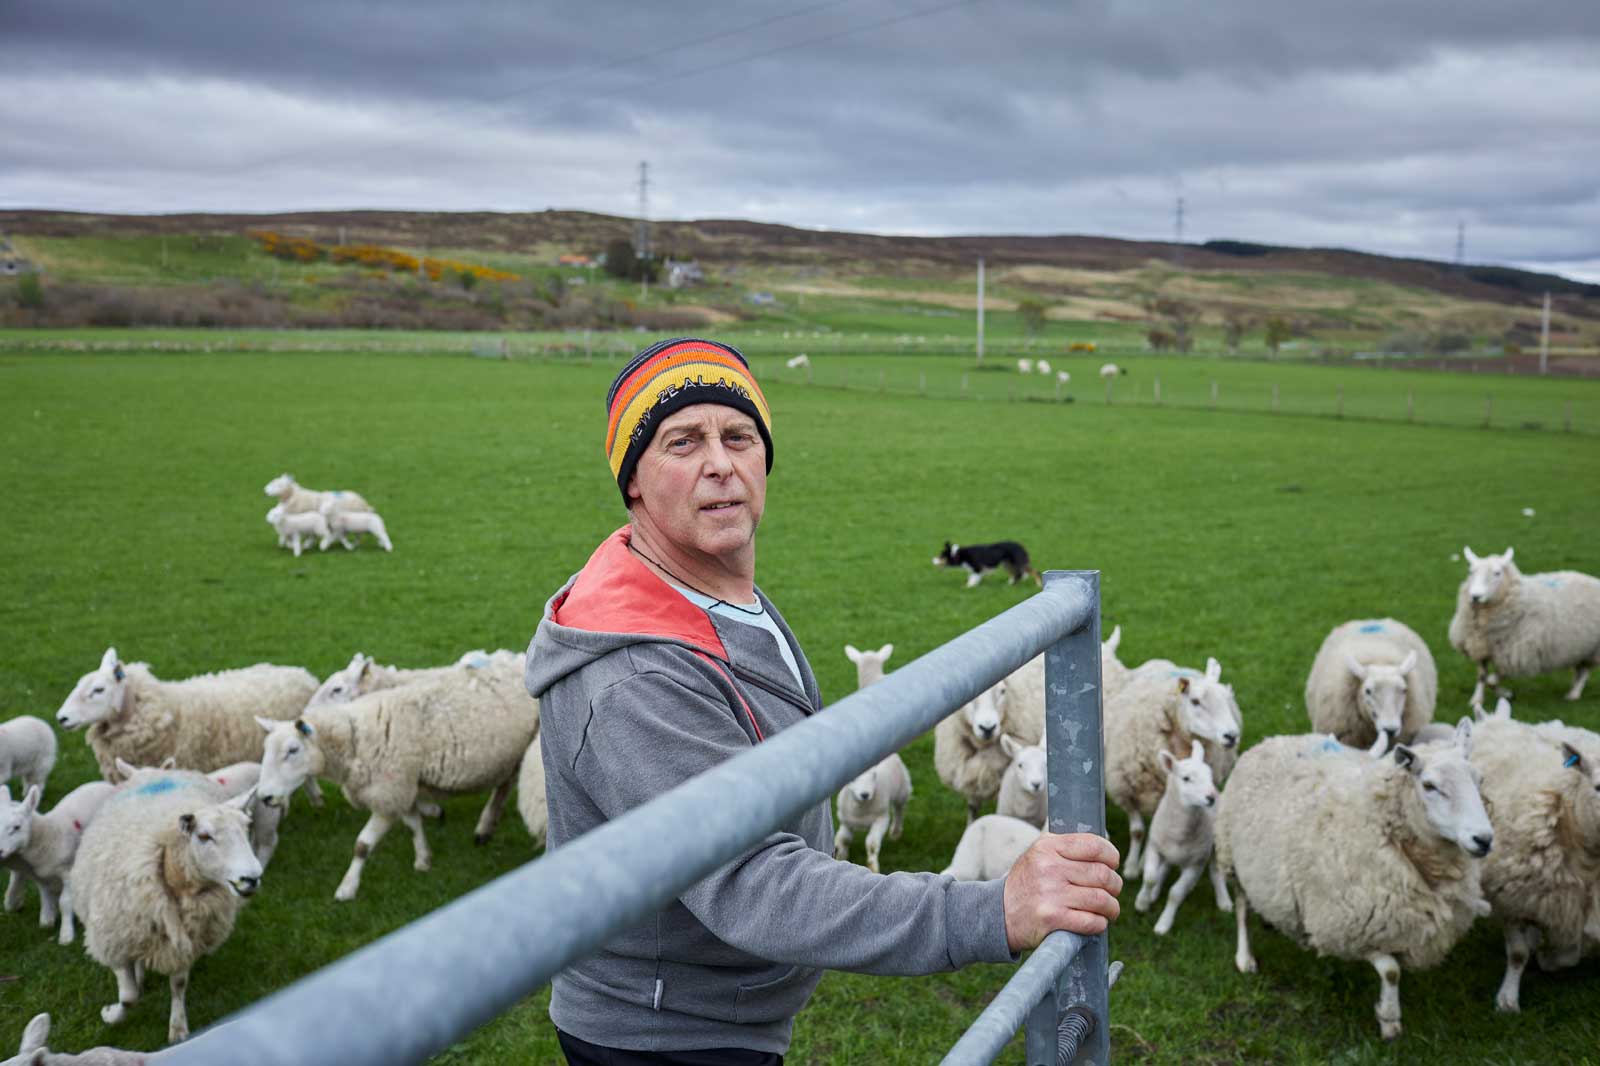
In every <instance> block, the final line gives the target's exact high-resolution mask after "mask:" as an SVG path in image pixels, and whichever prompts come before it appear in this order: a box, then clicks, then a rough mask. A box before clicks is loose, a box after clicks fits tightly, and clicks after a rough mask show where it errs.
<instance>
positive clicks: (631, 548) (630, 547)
mask: <svg viewBox="0 0 1600 1066" xmlns="http://www.w3.org/2000/svg"><path fill="white" fill-rule="evenodd" d="M628 550H629V551H631V552H633V554H635V555H637V556H638V557H639V558H641V559H643V560H644V561H645V562H647V563H649V564H650V565H651V566H654V567H655V568H656V569H657V570H660V571H661V572H662V573H663V574H666V575H667V576H668V577H670V578H671V579H672V580H674V581H676V582H677V583H678V584H680V585H682V586H683V587H684V588H686V589H688V590H689V591H690V592H697V593H699V594H700V595H702V596H704V597H705V598H706V599H708V600H715V601H716V602H715V603H713V604H712V605H711V606H712V607H716V606H717V605H718V604H721V605H722V606H723V607H732V608H733V609H734V610H735V611H738V612H739V613H740V614H748V615H755V616H759V615H763V614H766V613H767V610H766V608H765V607H763V606H761V601H760V600H759V599H758V600H756V605H755V607H754V608H753V609H752V608H749V607H741V606H739V605H738V604H737V603H729V602H728V601H727V600H724V599H721V598H720V597H717V596H713V595H711V593H709V592H706V591H704V590H703V589H697V588H695V587H694V586H693V585H691V584H689V583H688V582H687V581H685V580H684V579H683V578H681V577H679V576H678V575H677V574H674V573H673V572H672V571H671V570H668V569H667V568H666V567H664V566H662V565H661V564H660V563H658V562H656V560H654V559H652V558H650V556H648V555H646V554H645V553H644V552H642V551H640V550H639V549H638V547H637V546H636V545H635V544H634V543H633V541H631V540H630V541H628Z"/></svg>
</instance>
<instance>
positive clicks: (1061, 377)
mask: <svg viewBox="0 0 1600 1066" xmlns="http://www.w3.org/2000/svg"><path fill="white" fill-rule="evenodd" d="M1071 380H1072V371H1070V370H1057V371H1056V383H1057V384H1060V385H1065V384H1066V383H1067V382H1069V381H1071Z"/></svg>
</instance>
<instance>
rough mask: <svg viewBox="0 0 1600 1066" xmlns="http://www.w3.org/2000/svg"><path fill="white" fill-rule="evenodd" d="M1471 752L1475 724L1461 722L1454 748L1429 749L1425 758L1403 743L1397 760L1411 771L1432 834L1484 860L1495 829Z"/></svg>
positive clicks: (1397, 749) (1395, 754) (1396, 750)
mask: <svg viewBox="0 0 1600 1066" xmlns="http://www.w3.org/2000/svg"><path fill="white" fill-rule="evenodd" d="M1471 750H1472V723H1471V721H1470V720H1468V719H1462V721H1461V724H1460V725H1458V726H1457V727H1456V739H1455V743H1454V744H1453V745H1452V746H1450V747H1448V748H1443V749H1430V750H1429V752H1428V756H1427V758H1426V759H1424V758H1423V757H1422V756H1421V755H1419V754H1418V753H1417V752H1415V751H1413V750H1412V749H1411V748H1408V747H1406V746H1405V745H1404V744H1400V745H1397V746H1396V747H1395V749H1394V758H1395V761H1396V762H1398V763H1399V764H1400V765H1401V766H1404V767H1405V768H1406V769H1407V770H1409V771H1410V773H1411V780H1412V783H1413V786H1414V787H1415V788H1416V790H1417V796H1418V798H1420V799H1421V801H1422V809H1423V812H1424V814H1425V815H1426V817H1427V820H1428V825H1429V827H1430V828H1432V830H1433V832H1434V833H1435V834H1436V835H1437V836H1439V837H1440V838H1441V839H1443V840H1449V841H1452V842H1454V843H1455V844H1457V845H1458V846H1459V847H1460V848H1461V849H1462V850H1463V851H1465V852H1466V853H1467V854H1469V855H1473V856H1476V857H1477V858H1480V859H1481V858H1482V857H1483V856H1485V855H1487V854H1489V848H1490V846H1491V845H1492V844H1493V843H1494V827H1493V826H1491V825H1490V824H1489V814H1488V812H1487V811H1486V810H1484V806H1483V794H1482V793H1481V792H1480V791H1479V781H1480V775H1479V773H1478V769H1477V767H1475V766H1473V765H1472V763H1471V762H1469V761H1468V757H1469V756H1470V755H1471Z"/></svg>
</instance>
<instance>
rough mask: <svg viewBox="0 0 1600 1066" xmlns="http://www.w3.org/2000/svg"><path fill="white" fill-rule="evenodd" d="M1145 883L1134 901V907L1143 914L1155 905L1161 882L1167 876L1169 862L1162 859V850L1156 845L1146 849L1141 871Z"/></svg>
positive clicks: (1159, 893)
mask: <svg viewBox="0 0 1600 1066" xmlns="http://www.w3.org/2000/svg"><path fill="white" fill-rule="evenodd" d="M1141 875H1142V876H1143V878H1144V885H1143V886H1141V887H1140V889H1139V895H1138V897H1137V898H1135V899H1134V901H1133V909H1134V910H1136V911H1138V912H1139V913H1140V914H1143V913H1144V912H1145V911H1147V910H1149V909H1150V908H1151V907H1152V906H1154V905H1155V902H1156V897H1158V896H1160V895H1161V882H1162V881H1165V880H1166V878H1167V864H1166V863H1165V862H1164V861H1162V858H1161V852H1160V851H1158V850H1156V848H1155V847H1154V846H1151V847H1148V848H1146V849H1145V850H1144V868H1143V870H1142V871H1141Z"/></svg>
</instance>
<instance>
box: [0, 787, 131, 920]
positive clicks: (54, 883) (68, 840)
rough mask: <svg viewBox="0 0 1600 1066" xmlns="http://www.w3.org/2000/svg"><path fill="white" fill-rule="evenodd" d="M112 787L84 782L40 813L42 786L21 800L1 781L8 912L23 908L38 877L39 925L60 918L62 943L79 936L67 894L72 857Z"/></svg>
mask: <svg viewBox="0 0 1600 1066" xmlns="http://www.w3.org/2000/svg"><path fill="white" fill-rule="evenodd" d="M113 791H115V788H114V786H112V785H108V784H107V783H105V782H104V781H94V782H91V783H89V784H87V785H79V786H78V787H77V788H75V789H73V790H72V791H71V792H68V793H67V794H66V795H65V796H63V797H62V798H61V800H60V801H59V802H57V803H56V805H55V808H54V809H53V810H51V812H50V813H49V814H40V813H39V798H40V796H41V794H42V793H41V792H40V789H39V786H38V785H33V786H31V787H29V789H28V791H27V793H26V794H25V795H24V796H23V797H22V800H21V802H19V803H12V802H11V792H10V790H9V789H7V788H6V786H5V785H0V866H5V867H8V868H9V869H10V870H11V886H12V889H11V890H8V891H7V892H6V900H5V907H6V910H8V911H15V910H19V909H21V907H22V893H23V886H24V884H25V882H26V881H33V882H34V883H36V884H37V885H38V886H39V926H40V928H43V929H53V928H55V925H56V921H57V919H58V918H59V919H60V922H61V943H63V944H70V943H72V938H73V935H74V931H73V924H72V910H71V896H70V894H68V893H67V892H66V880H67V876H68V874H69V873H70V872H71V870H72V859H73V856H74V855H76V854H77V852H78V841H79V840H80V839H81V838H82V836H83V831H84V829H85V828H86V827H87V826H88V825H89V823H90V822H91V821H93V819H94V816H95V812H96V811H98V810H99V809H100V807H101V805H102V804H104V803H105V801H106V800H107V799H109V798H110V796H111V793H112V792H113ZM58 903H59V904H60V906H59V907H58Z"/></svg>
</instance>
